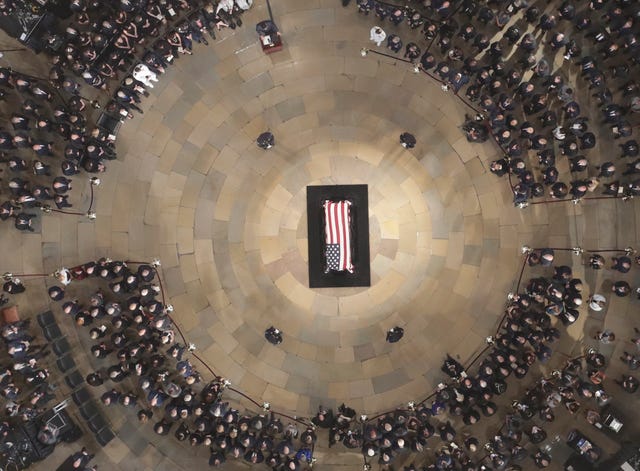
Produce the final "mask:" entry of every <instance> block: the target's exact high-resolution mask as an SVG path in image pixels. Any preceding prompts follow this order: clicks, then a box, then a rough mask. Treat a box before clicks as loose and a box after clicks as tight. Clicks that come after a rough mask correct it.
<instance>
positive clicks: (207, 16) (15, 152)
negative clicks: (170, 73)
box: [0, 0, 252, 232]
mask: <svg viewBox="0 0 640 471" xmlns="http://www.w3.org/2000/svg"><path fill="white" fill-rule="evenodd" d="M251 5H252V0H221V1H219V2H217V3H215V4H214V3H212V2H208V1H200V0H169V1H164V0H163V1H158V0H153V1H129V0H122V1H119V2H112V3H104V2H99V1H85V0H75V1H72V2H70V4H69V8H70V9H71V11H72V13H73V15H72V17H71V19H70V20H68V21H59V22H57V23H56V27H55V30H53V31H50V32H49V34H48V35H47V37H46V48H45V51H46V52H47V53H48V54H49V55H50V57H51V61H52V63H53V65H52V67H51V69H50V71H49V75H48V78H47V79H44V78H39V77H34V76H31V75H27V74H23V73H20V72H19V71H17V70H14V69H11V68H0V99H2V100H3V101H5V102H6V103H7V105H8V106H7V107H6V108H5V109H6V110H8V112H9V113H10V115H9V116H5V118H6V119H7V122H9V123H11V126H12V128H13V129H12V130H8V129H4V128H0V163H3V164H6V169H7V171H8V172H7V173H8V174H9V177H10V178H8V180H7V182H6V184H7V185H8V190H9V191H10V194H11V198H10V199H7V200H5V201H4V202H3V203H2V204H1V205H0V219H1V220H3V221H4V220H8V219H10V218H12V219H13V222H14V226H15V227H16V228H17V229H18V230H20V231H31V232H33V231H35V228H34V225H33V222H34V220H35V218H36V217H37V216H38V214H39V212H40V211H39V209H40V210H43V211H45V212H49V211H50V210H51V208H52V206H51V204H54V205H55V208H57V210H59V211H60V210H65V209H66V208H71V207H73V203H72V202H70V201H69V197H70V190H71V189H72V180H73V178H71V177H73V176H74V175H77V174H79V173H81V172H82V171H85V172H88V173H101V172H104V171H105V170H106V162H107V161H108V160H113V159H115V158H117V154H116V149H115V140H116V134H115V132H114V127H113V126H108V125H103V124H100V123H98V124H97V125H96V123H97V122H96V121H95V120H93V117H92V112H93V110H95V109H101V108H103V111H104V112H105V113H106V115H108V116H110V117H111V119H112V120H116V121H124V120H126V119H132V118H133V117H134V114H133V113H134V112H138V113H142V112H143V110H142V108H141V107H140V106H139V105H140V103H141V101H142V99H143V98H144V97H145V96H148V94H149V92H148V90H147V89H148V88H152V87H153V86H154V82H157V81H158V76H159V75H161V74H162V73H164V72H165V70H166V69H167V67H168V66H169V64H171V63H173V62H174V61H175V60H176V59H177V58H178V57H179V56H180V55H182V54H192V53H193V43H194V42H197V43H202V44H205V45H208V44H209V43H208V40H207V37H210V38H213V39H215V38H216V31H218V30H220V29H221V28H226V27H229V28H236V27H237V26H240V25H242V19H241V17H242V13H243V12H244V11H245V10H247V9H249V8H250V7H251ZM5 6H6V8H7V14H10V13H12V11H13V10H12V7H11V6H10V5H9V6H7V5H5ZM83 84H84V85H85V88H83ZM116 84H117V85H116ZM86 86H89V87H90V89H88V90H87V88H86ZM112 87H113V90H112ZM92 89H96V90H98V91H102V92H105V93H108V94H109V99H108V101H107V102H106V104H101V103H100V101H101V95H100V93H99V92H97V91H92ZM83 95H94V96H96V95H97V98H96V99H93V100H92V99H89V98H87V97H86V96H83ZM80 214H82V213H80Z"/></svg>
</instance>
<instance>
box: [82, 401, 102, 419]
mask: <svg viewBox="0 0 640 471" xmlns="http://www.w3.org/2000/svg"><path fill="white" fill-rule="evenodd" d="M78 410H79V411H80V415H81V416H82V418H83V419H84V420H89V419H90V418H91V417H94V416H96V415H97V414H99V413H100V409H99V408H98V406H96V403H95V402H94V401H87V402H85V403H84V404H82V405H81V406H79V407H78Z"/></svg>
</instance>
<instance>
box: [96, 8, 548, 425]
mask: <svg viewBox="0 0 640 471" xmlns="http://www.w3.org/2000/svg"><path fill="white" fill-rule="evenodd" d="M301 3H305V5H300V4H298V3H296V4H295V5H294V4H293V3H292V2H288V3H287V8H286V9H285V10H284V11H283V12H282V19H281V20H280V23H281V28H282V29H283V31H287V34H286V36H285V43H286V47H285V50H284V51H283V52H280V53H277V54H273V55H270V56H265V55H263V54H262V52H261V51H260V49H259V47H258V44H257V42H256V41H255V37H254V34H253V31H251V29H250V28H246V29H241V30H237V31H236V32H235V34H232V35H226V36H225V37H224V38H221V39H220V40H218V41H217V42H215V44H213V45H212V46H211V47H209V48H204V47H201V46H197V52H196V54H195V55H194V56H193V57H184V58H181V59H179V60H178V61H177V62H176V64H175V66H172V67H171V68H170V69H169V72H168V73H167V74H166V75H165V76H164V77H162V80H161V82H160V83H159V84H158V85H157V87H156V88H154V89H153V91H152V95H151V97H149V98H148V99H147V100H145V102H144V105H145V114H144V115H143V116H140V117H136V119H135V120H133V121H131V122H128V123H127V124H126V126H124V127H123V129H122V131H121V135H120V137H119V142H118V148H119V153H120V154H121V155H124V158H123V159H122V160H121V161H118V162H114V163H113V164H112V165H111V167H110V169H109V173H108V174H107V176H106V178H105V183H104V187H106V188H107V190H105V189H104V187H103V189H102V190H101V195H100V200H99V202H98V203H99V204H98V208H97V212H98V220H97V221H96V224H95V234H92V236H95V243H94V244H95V245H94V247H95V248H96V249H97V250H98V251H100V252H102V251H107V250H108V251H109V252H110V253H111V254H112V256H114V257H118V256H122V257H134V256H136V257H138V258H140V257H143V258H150V257H152V256H159V257H160V258H161V260H162V263H163V266H162V268H163V271H164V277H165V279H166V285H167V294H168V296H169V302H170V303H171V304H173V306H174V308H175V311H174V318H175V319H176V322H177V323H178V324H179V325H180V327H181V329H182V330H183V331H184V333H185V335H186V337H187V338H188V339H190V340H191V341H193V342H194V343H196V344H197V346H198V348H199V354H200V355H201V356H202V357H203V359H205V360H206V361H208V362H209V363H210V364H211V365H212V366H213V368H214V370H215V371H216V373H218V374H220V375H222V376H224V377H225V378H228V379H229V380H230V381H231V382H232V384H233V385H234V387H236V388H238V389H239V390H241V391H243V392H245V393H246V394H248V395H250V396H251V397H253V398H254V399H256V400H259V401H266V402H269V403H271V405H272V407H273V408H274V409H276V410H283V411H288V412H290V413H293V414H298V415H303V416H308V415H309V414H312V413H313V411H314V410H315V408H316V407H317V405H318V404H319V403H323V404H325V405H328V406H333V405H337V404H340V403H342V402H346V403H348V404H349V405H351V406H352V407H354V408H356V409H357V410H361V411H363V412H365V413H374V412H378V411H381V410H386V409H389V408H393V407H395V406H397V405H398V404H401V403H403V402H406V401H408V400H418V399H419V398H421V397H423V396H424V395H425V394H428V392H430V391H431V390H432V389H433V387H434V385H435V384H436V383H437V382H436V379H437V378H438V377H439V369H438V368H439V364H440V361H441V359H442V357H443V355H444V354H445V352H450V353H455V354H459V355H460V357H461V358H462V359H467V358H470V357H471V356H472V354H473V353H474V352H476V351H477V350H479V349H481V348H482V347H483V339H484V337H485V336H486V335H488V334H490V333H491V332H492V331H493V329H494V326H495V323H496V322H497V321H498V316H499V314H500V312H501V307H502V304H503V302H504V293H505V292H506V291H508V289H509V288H510V285H511V284H512V282H513V277H514V273H515V272H516V270H517V267H518V265H519V257H518V255H517V249H516V246H517V242H518V240H519V239H523V240H527V241H528V238H529V234H528V230H527V229H526V228H522V227H519V223H520V220H521V218H522V217H523V216H522V214H521V213H520V212H519V211H518V210H515V209H514V208H512V205H511V201H510V200H511V194H510V191H509V189H508V185H506V184H504V182H502V181H499V180H496V179H495V177H494V176H493V175H490V174H489V173H488V172H487V171H486V164H487V162H488V161H489V160H490V159H492V158H494V157H495V155H496V149H495V147H493V146H492V145H491V144H484V145H474V146H471V145H470V144H468V143H467V141H466V139H465V138H464V136H463V135H462V133H461V132H460V130H459V125H460V123H461V122H462V120H463V116H464V112H465V111H466V108H465V106H464V105H463V104H462V103H460V102H459V101H457V100H455V99H453V98H452V96H451V95H450V94H447V93H445V92H443V91H442V90H441V88H440V86H439V85H438V84H437V83H435V82H434V81H432V80H429V79H428V78H426V77H424V76H420V75H416V74H414V73H413V70H412V68H411V66H409V65H408V64H404V63H395V62H394V61H393V60H391V59H387V58H375V57H373V56H369V57H366V58H363V57H361V56H360V54H359V51H360V48H361V47H362V44H363V41H362V38H365V37H366V33H365V30H366V28H367V24H365V22H358V21H355V25H354V26H353V28H348V29H347V28H342V27H341V26H340V25H341V22H344V21H351V22H354V18H353V17H352V16H350V15H349V13H348V12H343V11H341V10H337V9H336V10H334V9H333V8H331V9H329V8H327V9H322V8H318V5H315V4H317V3H318V2H310V3H311V4H313V5H307V4H306V2H301ZM350 13H351V14H352V13H353V12H350ZM264 14H265V12H264V10H263V9H261V7H260V6H259V5H258V6H257V8H255V9H254V10H252V11H250V12H249V14H248V15H247V24H251V23H252V22H253V21H254V20H259V18H260V17H261V15H264ZM267 129H268V130H271V132H273V133H274V134H275V136H276V146H275V147H274V148H273V149H270V150H269V151H263V150H261V149H259V148H257V147H256V145H255V138H256V137H257V135H258V134H259V133H261V132H263V131H264V130H267ZM405 130H406V131H409V132H412V133H413V134H414V135H415V136H416V137H417V139H418V145H417V146H416V148H415V149H412V150H411V151H408V150H406V149H403V148H402V147H401V146H400V145H399V144H398V136H399V134H400V133H401V132H403V131H405ZM343 183H366V184H368V185H369V201H370V211H369V218H370V232H371V233H370V238H371V267H372V285H371V287H370V288H367V289H365V288H353V289H309V288H308V280H307V265H306V258H307V238H306V237H307V235H306V214H305V204H306V203H305V201H306V200H305V188H306V186H307V185H313V184H343ZM108 195H112V198H109V196H108ZM538 214H540V215H542V217H546V212H545V209H544V208H540V211H539V212H538ZM509 248H512V250H509ZM480 280H481V282H480ZM488 293H496V296H487V294H488ZM272 324H273V325H275V326H277V327H279V328H280V329H281V330H283V331H284V334H285V341H284V343H283V344H281V345H279V346H277V347H274V346H272V345H270V344H268V343H267V342H266V341H265V340H264V338H263V335H262V333H263V331H264V329H265V328H266V327H268V326H270V325H272ZM394 325H401V326H403V327H404V328H405V332H406V334H405V338H403V340H402V342H400V343H399V344H395V345H393V346H391V345H389V344H387V343H386V342H385V340H384V339H385V335H384V334H385V331H386V330H387V329H389V328H390V327H392V326H394Z"/></svg>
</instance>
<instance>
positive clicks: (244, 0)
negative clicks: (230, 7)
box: [236, 0, 253, 10]
mask: <svg viewBox="0 0 640 471" xmlns="http://www.w3.org/2000/svg"><path fill="white" fill-rule="evenodd" d="M236 5H238V7H239V8H241V9H243V10H248V9H249V8H251V5H253V0H236Z"/></svg>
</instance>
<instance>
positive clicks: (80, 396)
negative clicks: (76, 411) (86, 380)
mask: <svg viewBox="0 0 640 471" xmlns="http://www.w3.org/2000/svg"><path fill="white" fill-rule="evenodd" d="M71 398H72V399H73V402H75V403H76V405H78V406H81V405H82V404H84V403H85V402H87V401H89V400H91V394H90V393H89V391H87V388H81V389H78V390H77V391H74V393H73V394H71Z"/></svg>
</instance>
